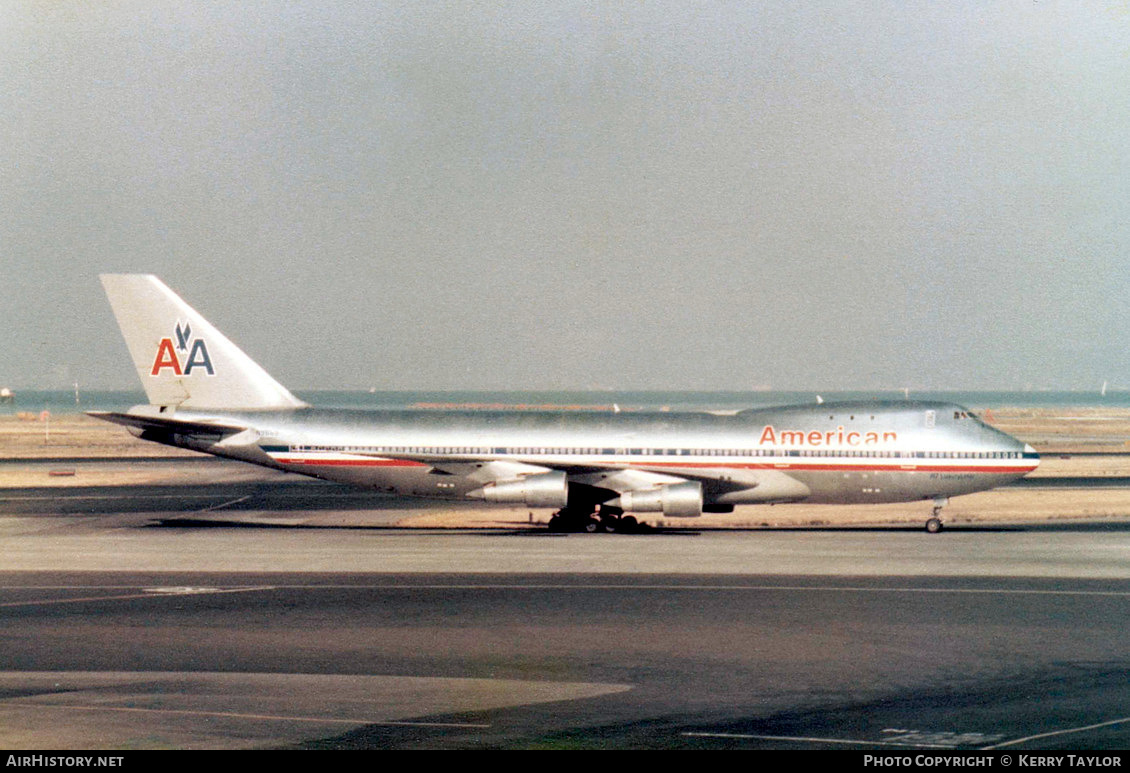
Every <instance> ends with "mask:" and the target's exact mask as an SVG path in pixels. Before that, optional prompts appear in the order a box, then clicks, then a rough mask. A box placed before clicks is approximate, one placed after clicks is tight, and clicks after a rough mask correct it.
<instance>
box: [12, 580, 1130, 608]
mask: <svg viewBox="0 0 1130 773" xmlns="http://www.w3.org/2000/svg"><path fill="white" fill-rule="evenodd" d="M136 587H137V586H136V585H0V591H3V590H82V589H87V590H89V589H95V588H97V589H104V590H113V589H121V588H136ZM255 590H371V591H405V590H576V591H592V590H662V591H788V592H795V591H820V592H841V593H929V594H942V593H956V594H965V595H992V594H997V595H1013V596H1068V597H1073V596H1084V597H1109V598H1130V590H1126V591H1117V590H1048V589H1040V588H915V587H898V588H867V587H863V586H854V585H664V584H648V585H636V584H610V583H601V584H567V583H525V584H521V585H514V584H505V583H447V584H436V583H428V584H419V585H412V584H406V585H355V584H354V585H350V584H325V585H322V584H313V585H294V584H273V585H263V586H261V585H255V586H246V587H244V586H240V587H229V588H224V589H217V591H216V592H219V593H239V592H242V591H255ZM103 598H118V597H111V596H105V597H103ZM120 598H134V596H122V597H120ZM20 603H31V602H12V603H10V604H0V606H11V605H16V604H20ZM45 603H46V602H45Z"/></svg>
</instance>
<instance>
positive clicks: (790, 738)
mask: <svg viewBox="0 0 1130 773" xmlns="http://www.w3.org/2000/svg"><path fill="white" fill-rule="evenodd" d="M681 735H684V736H689V737H692V738H735V739H746V740H756V741H794V742H803V743H828V744H842V745H848V746H899V747H910V748H918V749H921V748H926V749H952V748H953V747H952V746H948V745H942V744H911V743H901V742H899V741H863V740H855V739H852V738H809V737H806V736H789V735H754V734H752V733H681Z"/></svg>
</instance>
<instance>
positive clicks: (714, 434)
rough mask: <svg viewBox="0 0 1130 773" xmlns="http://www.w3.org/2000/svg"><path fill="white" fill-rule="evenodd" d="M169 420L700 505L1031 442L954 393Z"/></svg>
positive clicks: (935, 486)
mask: <svg viewBox="0 0 1130 773" xmlns="http://www.w3.org/2000/svg"><path fill="white" fill-rule="evenodd" d="M137 410H139V411H145V412H148V411H152V410H153V408H151V407H149V406H145V407H143V408H139V409H137ZM131 413H133V411H131ZM176 419H177V420H184V421H192V422H197V423H209V422H216V423H222V424H227V425H236V426H238V427H243V428H246V429H245V431H243V432H239V433H237V434H233V435H228V436H226V437H224V438H222V439H220V438H219V437H217V438H208V437H206V436H201V435H200V434H199V433H197V434H193V435H188V434H185V435H180V434H175V433H173V434H170V433H164V434H161V433H157V434H156V435H155V434H154V433H142V437H147V438H148V439H153V440H158V441H159V442H165V443H171V444H173V445H181V446H184V447H189V448H194V449H196V450H199V451H205V452H208V453H213V454H218V455H221V456H227V457H230V458H235V459H241V460H243V461H247V462H252V463H256V464H261V465H266V466H270V467H274V468H278V469H282V470H287V471H289V472H296V473H301V474H304V475H310V476H314V477H318V478H324V479H326V480H332V481H337V482H341V483H350V484H356V485H361V486H366V487H370V488H375V489H378V490H382V491H388V492H395V493H399V494H405V495H411V496H425V497H442V498H461V497H465V496H467V495H468V494H469V493H471V492H474V491H476V490H480V489H481V487H482V485H483V480H484V478H483V473H482V472H481V471H482V470H484V469H485V467H486V466H488V465H495V467H497V466H499V465H503V467H504V469H511V468H512V469H514V470H516V471H517V473H516V474H526V473H536V472H537V471H538V470H547V471H564V473H565V474H566V475H567V477H568V481H569V484H570V485H584V486H587V487H590V488H593V489H597V490H607V491H608V493H609V498H611V497H613V496H615V495H616V493H617V492H619V491H624V490H631V489H638V488H641V487H643V488H646V487H647V486H652V485H659V484H662V483H663V482H664V480H665V479H668V478H669V479H670V480H671V481H678V480H691V481H699V482H701V484H702V495H703V502H704V503H705V504H706V505H708V506H710V505H720V506H728V505H742V504H757V503H767V502H812V503H881V502H905V501H914V500H923V499H940V498H944V497H950V496H955V495H960V494H967V493H971V492H975V491H981V490H985V489H990V488H994V487H996V486H1001V485H1003V484H1006V483H1009V482H1010V481H1013V480H1016V479H1017V478H1020V477H1022V476H1023V475H1025V474H1026V473H1028V472H1030V471H1031V470H1033V469H1035V467H1036V465H1037V464H1038V463H1039V457H1038V455H1037V454H1036V453H1035V451H1034V450H1033V449H1032V448H1031V447H1030V446H1026V445H1025V444H1024V443H1022V442H1020V441H1019V440H1016V439H1015V438H1013V437H1010V436H1009V435H1006V434H1005V433H1003V432H1000V431H999V430H996V429H993V428H992V427H989V426H988V425H986V424H984V423H983V422H981V421H980V420H979V419H977V418H975V417H974V416H972V415H971V414H970V413H969V412H968V411H967V410H966V409H965V408H962V407H961V406H957V405H952V404H947V403H937V402H909V401H908V402H845V403H827V404H823V405H811V406H789V407H781V408H761V409H751V410H746V411H741V412H739V413H737V414H734V415H714V414H709V413H667V412H621V413H606V412H599V413H598V412H587V411H553V412H542V411H538V412H533V411H529V412H527V411H431V410H424V411H419V410H407V411H398V410H389V411H354V410H335V409H319V408H296V409H288V410H281V411H275V410H272V411H245V412H240V411H216V412H205V411H177V412H176ZM505 465H510V467H505ZM633 476H634V477H633Z"/></svg>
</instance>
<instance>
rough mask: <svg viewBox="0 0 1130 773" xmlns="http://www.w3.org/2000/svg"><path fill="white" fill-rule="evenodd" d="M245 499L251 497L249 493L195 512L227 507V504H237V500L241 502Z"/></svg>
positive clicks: (207, 511)
mask: <svg viewBox="0 0 1130 773" xmlns="http://www.w3.org/2000/svg"><path fill="white" fill-rule="evenodd" d="M245 499H251V495H250V494H248V495H247V496H243V497H239V498H238V499H233V500H231V501H230V502H224V503H223V504H219V505H212V506H211V507H205V508H204V509H203V510H197V511H196V512H198V513H210V512H212V511H213V510H219V509H220V508H221V507H227V506H228V505H234V504H238V503H239V502H242V501H243V500H245Z"/></svg>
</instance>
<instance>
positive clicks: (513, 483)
mask: <svg viewBox="0 0 1130 773" xmlns="http://www.w3.org/2000/svg"><path fill="white" fill-rule="evenodd" d="M468 496H471V497H478V498H481V499H485V500H486V501H488V502H498V503H501V504H510V505H526V506H527V507H565V504H566V502H567V501H568V499H569V484H568V481H567V480H566V479H565V473H563V472H558V471H554V472H543V473H539V474H537V475H526V476H523V477H521V478H519V479H518V480H506V481H499V482H495V483H488V484H486V485H485V486H483V487H482V488H480V489H475V490H474V491H472V492H470V493H469V494H468Z"/></svg>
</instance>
